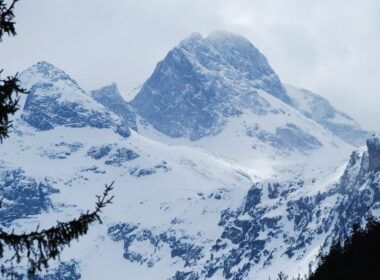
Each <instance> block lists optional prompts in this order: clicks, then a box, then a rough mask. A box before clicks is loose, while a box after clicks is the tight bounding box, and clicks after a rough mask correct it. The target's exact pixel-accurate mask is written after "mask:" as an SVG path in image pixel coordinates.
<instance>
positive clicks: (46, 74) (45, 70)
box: [19, 61, 79, 88]
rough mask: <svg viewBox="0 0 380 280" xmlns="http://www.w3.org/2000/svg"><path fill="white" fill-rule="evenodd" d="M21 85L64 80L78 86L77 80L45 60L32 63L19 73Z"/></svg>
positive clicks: (27, 85) (28, 86) (29, 85)
mask: <svg viewBox="0 0 380 280" xmlns="http://www.w3.org/2000/svg"><path fill="white" fill-rule="evenodd" d="M19 78H20V80H22V82H23V86H24V87H26V88H30V87H31V86H32V85H33V84H35V83H37V82H38V83H52V82H57V81H65V82H66V83H69V84H72V85H75V86H77V87H78V88H79V86H78V84H77V82H76V81H75V80H73V79H72V78H71V77H70V76H69V75H68V74H66V73H65V72H64V71H63V70H61V69H59V68H57V67H55V66H54V65H52V64H50V63H49V62H46V61H40V62H37V63H36V64H34V65H32V66H31V67H29V68H28V69H26V70H25V71H23V72H21V73H20V75H19Z"/></svg>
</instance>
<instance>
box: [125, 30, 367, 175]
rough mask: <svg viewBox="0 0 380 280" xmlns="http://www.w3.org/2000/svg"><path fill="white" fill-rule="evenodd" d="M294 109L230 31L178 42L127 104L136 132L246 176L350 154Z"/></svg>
mask: <svg viewBox="0 0 380 280" xmlns="http://www.w3.org/2000/svg"><path fill="white" fill-rule="evenodd" d="M292 93H293V92H292ZM296 104H298V103H296V99H295V98H294V97H290V96H289V95H288V93H287V88H286V87H284V86H283V84H282V82H281V80H280V79H279V77H278V75H277V74H276V73H275V72H274V70H273V69H272V68H271V67H270V65H269V63H268V61H267V59H266V58H265V57H264V55H263V54H261V53H260V52H259V50H257V49H256V48H255V47H254V46H253V45H252V44H251V43H250V42H249V41H248V40H247V39H245V38H243V37H241V36H239V35H234V34H231V33H227V32H215V33H212V34H211V35H209V36H208V37H206V38H203V37H202V36H201V35H199V34H193V35H191V36H190V37H189V38H187V39H185V40H183V41H182V42H181V43H180V44H179V45H178V46H176V47H175V48H173V49H172V50H171V51H169V53H168V54H167V56H166V57H165V58H164V59H163V60H162V61H161V62H159V63H158V64H157V66H156V68H155V70H154V72H153V74H152V76H151V77H150V78H149V79H148V80H147V81H146V82H145V84H144V85H143V86H142V88H141V90H140V91H139V92H138V94H137V95H136V96H135V98H134V100H132V102H131V105H132V106H133V107H134V108H135V110H136V113H137V127H138V131H139V133H140V134H142V135H144V136H146V137H148V138H151V139H155V140H157V141H159V142H164V143H167V144H171V145H177V144H185V145H191V146H197V147H202V148H204V149H205V150H207V151H210V152H213V153H215V154H218V155H221V156H223V157H225V158H226V159H228V160H232V161H234V162H238V163H239V164H242V163H243V164H244V165H245V166H248V167H249V169H251V170H255V169H256V170H263V169H267V170H268V172H271V171H270V170H272V169H277V168H278V167H279V166H280V167H279V168H280V169H282V168H283V166H282V165H281V164H279V162H281V161H283V160H284V161H287V162H297V164H298V163H299V164H301V165H302V164H303V163H304V162H305V158H308V160H306V162H310V158H321V156H320V155H321V154H325V155H329V154H336V155H337V156H336V157H335V159H340V160H341V159H342V157H344V156H345V155H347V153H349V152H350V151H351V150H352V149H353V147H352V146H351V144H349V143H347V142H346V141H343V140H342V139H341V137H339V135H337V134H336V133H333V132H332V131H331V130H330V129H327V128H326V126H327V125H326V124H325V123H324V122H322V121H319V119H318V121H316V120H315V119H313V118H311V117H310V116H309V115H307V114H305V112H304V111H302V110H300V108H298V107H297V106H296ZM347 134H348V133H347ZM363 144H364V143H363ZM313 155H315V157H313ZM316 160H317V159H316ZM311 161H314V160H311ZM334 164H335V162H334ZM311 169H313V168H311ZM260 172H261V171H260ZM275 172H277V171H275Z"/></svg>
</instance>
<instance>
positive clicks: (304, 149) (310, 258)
mask: <svg viewBox="0 0 380 280" xmlns="http://www.w3.org/2000/svg"><path fill="white" fill-rule="evenodd" d="M227 50H228V51H227ZM20 79H21V82H22V85H23V86H24V87H26V88H27V89H30V92H31V93H30V94H29V95H28V96H27V97H26V98H24V100H22V105H23V106H22V109H20V111H19V112H18V114H17V115H16V116H15V119H14V131H13V133H12V134H11V135H10V138H9V139H6V141H5V142H4V143H3V144H2V145H0V166H1V172H0V194H1V195H2V196H3V197H4V198H5V199H4V201H3V204H4V205H3V208H2V209H1V211H0V217H1V223H2V225H3V227H5V228H6V229H9V230H10V229H13V228H14V229H15V232H23V231H25V230H28V229H35V228H36V226H37V225H40V228H44V227H48V226H50V225H53V224H55V222H56V221H57V220H61V221H62V220H69V219H72V218H73V217H77V216H78V214H79V213H81V212H83V211H85V210H87V209H92V208H93V206H94V205H93V203H94V202H95V195H96V194H98V193H100V192H101V191H102V190H103V185H104V184H105V183H110V182H112V181H115V189H114V193H113V194H114V195H115V200H114V204H112V205H110V206H109V207H107V208H106V209H105V211H104V213H103V215H102V218H103V223H102V224H98V225H96V226H94V227H93V228H91V229H90V231H89V234H88V235H86V236H85V237H83V238H81V240H80V242H78V243H73V244H72V246H71V247H70V248H66V250H65V251H64V253H63V255H62V256H61V260H60V261H59V262H58V261H57V262H56V263H52V264H51V266H50V269H49V270H48V271H47V272H46V273H45V274H42V275H40V276H39V277H40V279H41V280H42V279H43V280H47V279H68V280H74V279H75V280H77V279H91V280H94V279H108V278H112V279H123V278H125V277H126V276H128V277H129V278H131V279H171V280H174V279H177V280H179V279H180V280H196V279H197V280H205V279H233V280H243V279H244V280H245V279H258V280H261V279H263V280H267V279H268V278H269V277H271V278H274V277H275V276H276V275H277V274H278V272H279V271H283V272H284V273H286V274H288V275H291V276H293V275H294V276H295V275H297V274H298V273H301V274H303V273H307V272H308V270H309V267H310V268H313V267H315V265H316V256H317V255H318V252H319V250H320V248H322V249H323V250H325V251H327V250H328V248H329V246H330V244H332V242H333V241H334V240H336V239H337V238H343V237H345V236H347V235H348V234H349V233H350V229H351V225H352V223H357V222H361V223H364V219H365V216H366V214H367V212H368V211H369V210H371V211H372V213H373V214H374V215H375V216H380V212H379V209H380V206H379V205H380V193H379V189H380V188H379V186H380V168H379V167H380V144H379V143H380V135H373V136H371V137H370V138H369V139H368V141H367V146H366V147H362V148H354V147H353V146H352V145H350V144H348V143H347V142H346V141H343V140H342V138H341V137H339V135H338V134H337V133H335V132H334V131H332V130H330V129H328V126H327V125H325V123H324V122H323V121H322V120H326V122H334V120H335V118H333V117H332V118H330V117H321V116H319V115H317V113H318V110H319V109H315V110H314V109H313V108H314V107H307V106H301V105H300V104H301V101H302V100H303V98H304V97H303V95H302V94H301V95H300V94H299V92H298V90H297V92H296V93H294V92H291V91H290V90H289V87H288V86H286V87H284V86H283V85H282V83H281V81H280V80H279V78H278V76H277V75H276V74H275V73H274V71H273V70H272V69H271V68H270V66H269V64H268V63H267V61H266V59H265V58H264V56H263V55H261V54H260V53H259V52H258V50H257V49H256V48H255V47H253V46H252V44H251V43H249V42H248V41H247V40H246V39H244V38H242V37H241V36H238V35H233V34H229V33H224V32H217V33H214V34H212V35H210V36H209V37H207V38H202V37H201V36H200V35H197V34H195V35H192V36H191V37H190V38H188V39H185V40H184V41H182V42H181V43H180V45H179V46H177V47H175V48H174V49H173V50H172V51H171V52H169V54H168V56H167V57H166V58H165V59H164V60H163V61H162V62H160V63H159V64H158V65H157V68H156V70H155V71H154V73H153V75H152V77H150V78H149V79H148V81H147V82H146V83H145V84H144V85H143V87H142V89H141V91H140V92H139V93H138V94H137V96H136V97H135V99H134V100H133V101H132V102H131V103H125V102H124V100H122V99H120V94H119V93H118V90H117V88H116V86H114V85H111V86H108V87H105V88H103V89H100V90H99V91H93V92H92V93H91V94H88V93H86V92H85V91H83V90H82V89H81V87H80V86H79V85H78V84H77V83H76V82H75V81H74V80H73V79H72V78H70V77H69V76H68V75H67V74H66V73H64V72H63V71H62V70H59V69H58V68H56V67H55V66H52V65H50V64H48V63H46V62H42V63H39V64H37V65H34V66H32V67H31V68H29V69H27V70H26V71H24V72H23V73H22V74H21V75H20ZM213 83H214V85H215V86H214V87H212V86H210V87H207V85H211V84H213ZM205 89H207V90H205ZM313 98H316V99H315V100H318V96H316V97H313ZM300 100H301V101H300ZM297 102H298V103H297ZM118 104H120V105H121V106H117V105H118ZM302 104H303V103H302ZM130 106H131V107H130ZM327 107H328V105H326V104H324V105H323V106H322V108H327ZM131 108H132V109H131ZM124 109H125V110H126V111H124ZM134 110H135V111H136V115H133V112H134ZM150 111H151V114H150V113H149V112H150ZM334 112H336V110H335V111H334ZM124 114H126V115H124ZM313 114H314V115H315V116H314V115H313ZM336 114H337V115H338V113H336ZM209 116H211V117H209ZM339 116H340V115H339ZM134 118H136V123H135V122H134V121H133V120H134ZM347 119H349V117H346V119H345V120H347ZM134 123H135V124H136V126H137V131H136V130H135V129H133V125H134ZM129 126H130V127H132V129H130V128H129ZM352 127H355V125H354V124H353V123H352ZM120 129H122V131H128V133H125V134H124V133H120ZM354 149H355V151H354V152H352V150H354ZM3 182H5V183H3ZM17 269H18V270H19V271H22V267H17Z"/></svg>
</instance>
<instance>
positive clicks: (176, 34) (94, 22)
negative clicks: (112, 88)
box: [0, 0, 380, 130]
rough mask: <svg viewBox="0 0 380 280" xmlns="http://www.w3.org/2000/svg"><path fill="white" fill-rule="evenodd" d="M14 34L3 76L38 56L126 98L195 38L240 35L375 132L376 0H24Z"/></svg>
mask: <svg viewBox="0 0 380 280" xmlns="http://www.w3.org/2000/svg"><path fill="white" fill-rule="evenodd" d="M15 12H16V22H17V25H16V27H17V32H18V35H17V36H16V37H15V38H4V40H3V42H2V43H1V44H0V61H1V67H2V68H5V71H4V73H5V74H13V73H14V72H17V71H22V70H24V69H25V68H27V67H29V66H30V65H31V64H34V63H36V62H37V61H40V60H46V61H49V62H51V63H53V64H55V65H57V66H58V67H60V68H62V69H64V70H65V71H67V72H68V73H69V74H70V75H71V76H72V77H74V78H75V79H77V81H78V82H79V83H80V84H81V85H82V86H83V87H84V88H85V89H95V88H98V87H101V86H104V85H105V84H108V83H111V82H116V83H117V84H118V85H119V88H120V89H121V91H122V92H123V93H124V95H125V96H128V94H131V92H132V89H133V88H134V87H136V86H138V85H140V84H141V83H143V82H144V81H145V80H146V79H147V78H148V77H149V76H150V74H151V73H152V71H153V69H154V67H155V65H156V63H157V62H158V61H159V60H161V59H162V58H163V57H164V56H165V55H166V53H167V52H168V51H169V50H170V49H171V48H173V47H174V46H175V45H177V44H178V42H179V41H180V40H182V39H183V38H185V37H187V36H188V35H189V34H191V33H192V32H200V33H201V34H203V35H205V36H206V35H207V34H209V33H210V32H212V31H214V30H227V31H231V32H235V33H240V34H242V35H243V36H245V37H247V38H248V39H250V40H251V41H252V43H253V44H254V45H255V46H256V47H258V48H259V49H260V50H261V51H262V52H263V53H264V54H265V55H266V56H267V58H268V60H269V62H270V64H271V65H272V67H273V68H274V69H275V71H277V73H278V74H279V76H280V78H281V79H282V80H283V81H284V82H286V83H289V84H293V85H296V86H300V87H305V88H307V89H310V90H313V91H315V92H317V93H318V94H320V95H322V96H325V97H327V98H328V99H329V100H330V101H331V103H332V104H333V105H334V106H335V107H337V108H338V109H340V110H343V111H345V112H347V113H349V114H350V115H351V116H353V117H354V118H356V119H357V120H358V121H359V122H360V123H361V124H362V125H363V127H365V128H367V129H372V130H379V126H378V120H379V118H380V106H378V104H379V101H378V100H379V94H380V93H379V90H378V88H379V84H380V81H379V78H378V75H379V73H380V63H379V62H380V48H379V47H378V46H379V43H380V42H379V41H380V22H379V18H380V2H379V1H376V0H362V1H355V0H348V1H338V0H329V1H327V0H321V1H304V0H283V1H275V0H265V1H263V0H261V1H258V0H235V1H228V0H207V1H205V0H187V1H179V0H145V1H131V0H112V1H105V0H82V1H76V0H54V1H48V0H20V2H19V3H17V7H16V10H15Z"/></svg>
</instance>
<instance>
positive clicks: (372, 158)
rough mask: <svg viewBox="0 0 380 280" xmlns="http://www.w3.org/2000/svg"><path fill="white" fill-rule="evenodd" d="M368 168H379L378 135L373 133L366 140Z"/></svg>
mask: <svg viewBox="0 0 380 280" xmlns="http://www.w3.org/2000/svg"><path fill="white" fill-rule="evenodd" d="M367 148H368V156H369V169H370V170H372V171H375V172H376V171H379V170H380V135H379V134H377V135H376V134H374V135H372V137H371V138H369V139H368V140H367Z"/></svg>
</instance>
